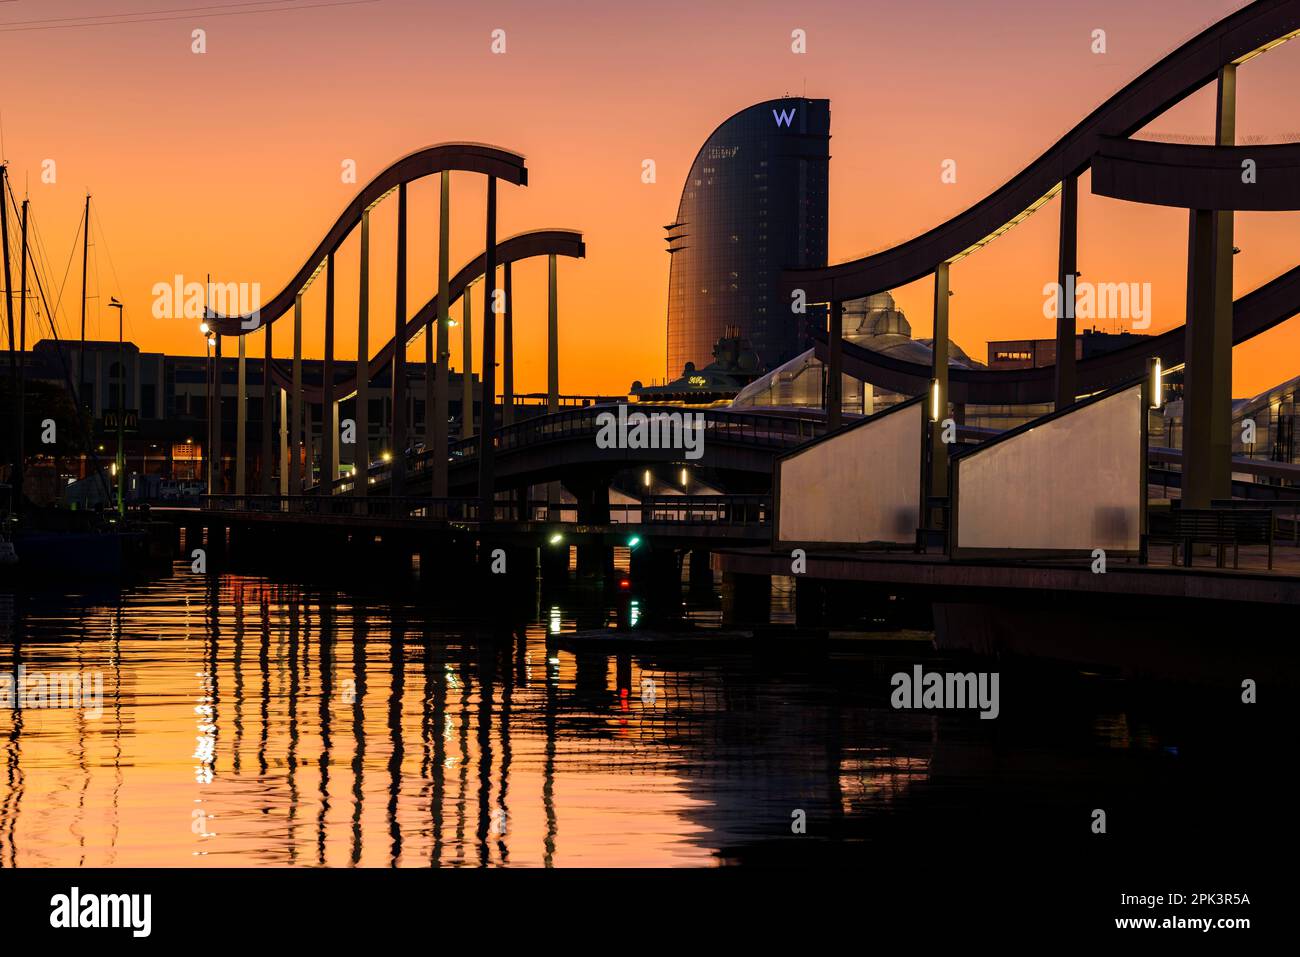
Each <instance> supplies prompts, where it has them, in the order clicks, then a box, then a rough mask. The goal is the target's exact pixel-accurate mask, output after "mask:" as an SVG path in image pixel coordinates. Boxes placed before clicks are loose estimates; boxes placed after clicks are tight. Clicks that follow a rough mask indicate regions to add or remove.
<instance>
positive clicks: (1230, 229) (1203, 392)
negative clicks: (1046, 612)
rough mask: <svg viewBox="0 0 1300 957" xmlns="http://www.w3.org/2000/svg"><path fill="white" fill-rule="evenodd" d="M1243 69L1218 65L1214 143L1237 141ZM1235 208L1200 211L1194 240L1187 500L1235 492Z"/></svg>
mask: <svg viewBox="0 0 1300 957" xmlns="http://www.w3.org/2000/svg"><path fill="white" fill-rule="evenodd" d="M1236 126H1237V68H1236V66H1235V65H1232V64H1229V65H1228V66H1225V67H1223V68H1222V69H1221V70H1220V71H1219V82H1218V104H1217V115H1216V127H1217V128H1216V131H1215V142H1216V144H1217V145H1219V146H1231V145H1233V144H1234V143H1235V141H1236ZM1233 236H1234V217H1233V212H1232V210H1206V209H1194V210H1192V211H1191V212H1190V214H1189V225H1188V241H1187V247H1188V250H1187V331H1186V336H1187V349H1186V355H1187V364H1186V368H1185V371H1184V373H1183V375H1184V393H1183V475H1184V478H1183V493H1182V494H1183V502H1184V504H1186V505H1187V506H1189V507H1191V508H1206V507H1208V506H1209V504H1210V500H1211V499H1216V498H1230V497H1231V494H1232V435H1231V428H1232V276H1233V263H1232V250H1233Z"/></svg>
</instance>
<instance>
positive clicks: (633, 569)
mask: <svg viewBox="0 0 1300 957" xmlns="http://www.w3.org/2000/svg"><path fill="white" fill-rule="evenodd" d="M628 571H629V573H630V576H631V578H632V584H633V586H634V587H635V588H636V591H637V593H638V594H641V595H646V596H647V597H648V598H649V599H650V601H651V604H652V605H653V606H654V607H656V608H657V609H660V611H661V612H664V613H669V614H677V613H679V610H680V599H681V591H682V579H681V568H680V566H679V565H678V564H677V552H676V550H675V549H672V548H652V547H650V546H649V545H648V544H642V545H640V546H638V547H637V548H634V549H632V554H631V556H630V557H629V561H628Z"/></svg>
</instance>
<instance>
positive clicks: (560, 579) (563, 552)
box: [541, 544, 569, 588]
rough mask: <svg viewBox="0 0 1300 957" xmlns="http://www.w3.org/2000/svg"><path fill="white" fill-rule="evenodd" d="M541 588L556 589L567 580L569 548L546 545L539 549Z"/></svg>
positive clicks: (566, 546)
mask: <svg viewBox="0 0 1300 957" xmlns="http://www.w3.org/2000/svg"><path fill="white" fill-rule="evenodd" d="M541 565H542V587H543V588H557V587H559V586H560V585H563V584H564V583H565V582H566V581H567V580H568V578H569V546H568V545H546V544H544V545H543V546H542V549H541Z"/></svg>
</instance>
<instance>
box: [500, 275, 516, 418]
mask: <svg viewBox="0 0 1300 957" xmlns="http://www.w3.org/2000/svg"><path fill="white" fill-rule="evenodd" d="M501 271H502V272H503V273H504V274H505V276H504V281H505V292H506V311H505V314H504V315H503V316H502V317H501V338H502V342H501V352H502V357H501V424H502V425H509V424H510V423H511V422H513V421H514V420H515V324H514V315H513V314H514V303H515V298H514V289H513V288H512V286H511V283H510V263H505V264H503V265H502V267H501Z"/></svg>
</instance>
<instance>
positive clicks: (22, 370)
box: [14, 196, 30, 511]
mask: <svg viewBox="0 0 1300 957" xmlns="http://www.w3.org/2000/svg"><path fill="white" fill-rule="evenodd" d="M29 202H30V201H29V200H28V199H27V197H25V196H24V197H23V217H22V241H23V251H22V255H21V256H20V257H19V258H20V260H21V262H22V266H21V269H22V276H21V277H20V278H19V280H18V289H19V292H18V370H17V372H16V374H15V382H16V384H17V387H18V394H17V399H18V415H17V416H16V418H17V420H18V421H17V422H16V423H15V424H14V432H15V433H16V438H17V440H18V441H17V444H18V455H17V459H16V464H15V471H16V472H17V476H16V477H15V479H14V488H15V489H17V490H18V494H17V497H16V498H15V499H14V509H15V511H17V510H20V509H21V508H22V504H23V472H24V470H25V467H26V465H27V450H26V448H25V447H24V446H25V445H26V436H25V435H24V427H23V424H24V423H25V422H26V420H27V419H26V409H25V407H26V404H27V382H26V379H27V369H26V367H25V365H24V362H25V361H26V353H27V205H28V203H29Z"/></svg>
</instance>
